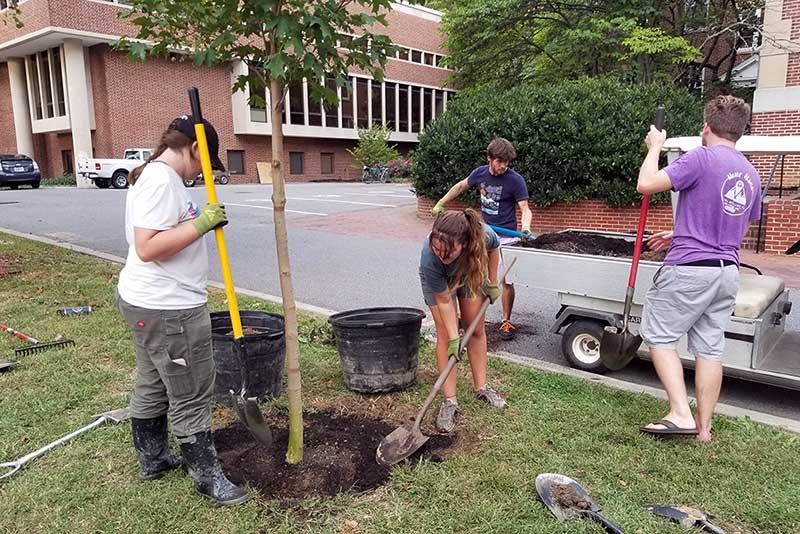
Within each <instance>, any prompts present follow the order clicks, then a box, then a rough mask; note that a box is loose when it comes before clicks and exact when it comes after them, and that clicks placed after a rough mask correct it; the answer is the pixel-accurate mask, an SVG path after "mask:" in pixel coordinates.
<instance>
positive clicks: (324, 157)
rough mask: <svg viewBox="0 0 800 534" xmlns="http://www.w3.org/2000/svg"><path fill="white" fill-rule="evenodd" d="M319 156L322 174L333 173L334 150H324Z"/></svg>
mask: <svg viewBox="0 0 800 534" xmlns="http://www.w3.org/2000/svg"><path fill="white" fill-rule="evenodd" d="M319 157H320V169H321V170H322V174H333V152H322V153H321V154H320V155H319Z"/></svg>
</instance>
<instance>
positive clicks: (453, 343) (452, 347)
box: [447, 338, 461, 360]
mask: <svg viewBox="0 0 800 534" xmlns="http://www.w3.org/2000/svg"><path fill="white" fill-rule="evenodd" d="M459 345H461V340H460V339H458V338H456V339H451V340H450V341H449V342H448V343H447V359H450V356H452V357H454V358H455V359H456V360H458V359H459V356H460V355H459V354H458V347H459Z"/></svg>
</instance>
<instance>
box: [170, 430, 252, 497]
mask: <svg viewBox="0 0 800 534" xmlns="http://www.w3.org/2000/svg"><path fill="white" fill-rule="evenodd" d="M178 441H179V442H180V444H181V454H183V460H184V462H186V467H187V468H188V471H189V476H190V477H192V480H194V487H195V489H196V490H197V492H198V493H200V495H204V496H206V497H208V498H209V499H212V500H214V501H215V502H216V503H217V504H218V505H220V506H233V505H234V504H240V503H243V502H245V501H247V500H249V499H250V496H249V495H248V494H247V493H245V492H244V491H242V489H241V488H239V487H238V486H236V485H235V484H234V483H233V482H231V481H230V480H228V479H227V478H226V477H225V473H223V472H222V467H220V465H219V460H217V450H216V449H215V448H214V442H213V441H212V440H211V431H210V430H207V431H205V432H198V433H197V434H194V435H192V436H188V437H185V438H178Z"/></svg>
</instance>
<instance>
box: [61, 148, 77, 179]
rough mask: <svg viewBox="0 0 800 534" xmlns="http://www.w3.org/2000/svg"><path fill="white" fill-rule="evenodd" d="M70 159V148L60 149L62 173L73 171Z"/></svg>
mask: <svg viewBox="0 0 800 534" xmlns="http://www.w3.org/2000/svg"><path fill="white" fill-rule="evenodd" d="M72 161H73V160H72V150H62V151H61V166H62V167H63V169H64V174H72V173H73V172H74V171H75V168H74V167H73V163H72Z"/></svg>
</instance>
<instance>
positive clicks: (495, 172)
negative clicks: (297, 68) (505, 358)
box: [431, 137, 533, 341]
mask: <svg viewBox="0 0 800 534" xmlns="http://www.w3.org/2000/svg"><path fill="white" fill-rule="evenodd" d="M516 157H517V151H516V150H515V149H514V145H512V144H511V142H510V141H508V140H507V139H503V138H502V137H496V138H494V140H492V142H491V143H489V146H488V147H487V148H486V159H487V160H488V165H483V166H481V167H478V168H477V169H475V170H474V171H472V172H471V173H470V175H469V176H468V177H467V178H465V179H464V180H461V181H460V182H458V183H457V184H456V185H454V186H453V187H452V188H450V191H448V192H447V194H446V195H445V196H443V197H442V198H441V199H440V200H439V202H437V203H436V205H435V206H434V207H433V209H432V210H431V214H432V215H433V216H434V217H436V216H437V215H438V214H439V213H441V212H442V211H443V210H444V207H445V204H446V203H447V202H450V201H451V200H455V199H456V198H458V195H460V194H461V193H463V192H464V191H466V190H467V189H469V188H470V187H477V188H479V190H480V193H481V213H482V215H483V220H484V222H485V223H486V224H489V225H491V226H499V227H500V228H506V229H508V230H513V231H516V230H517V208H518V207H519V209H520V211H521V212H522V233H523V236H524V238H525V239H528V238H530V236H531V235H530V234H531V218H532V217H533V214H532V213H531V209H530V207H529V206H528V186H527V184H526V183H525V179H524V178H523V177H522V176H520V175H519V173H517V172H515V171H514V169H512V168H510V167H509V166H508V164H509V163H510V162H511V161H513V160H514V159H515V158H516ZM516 240H517V238H515V237H505V236H501V237H500V244H501V245H503V244H506V243H509V242H512V241H516ZM501 258H502V256H501ZM500 268H501V270H502V268H503V265H502V259H501V264H500ZM501 300H502V303H503V322H502V323H501V324H500V339H503V340H506V341H508V340H510V339H513V338H514V330H516V327H515V326H514V325H513V324H512V323H511V310H512V309H513V308H514V284H513V280H512V279H511V277H510V276H506V280H505V283H504V284H503V296H502V299H501Z"/></svg>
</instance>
